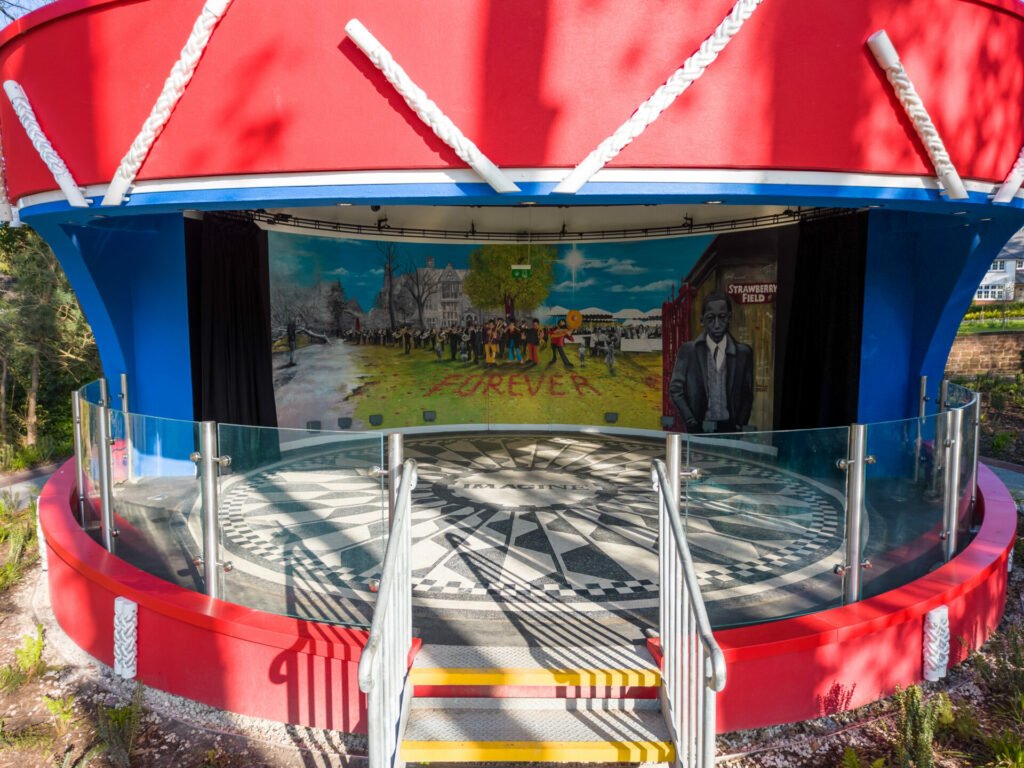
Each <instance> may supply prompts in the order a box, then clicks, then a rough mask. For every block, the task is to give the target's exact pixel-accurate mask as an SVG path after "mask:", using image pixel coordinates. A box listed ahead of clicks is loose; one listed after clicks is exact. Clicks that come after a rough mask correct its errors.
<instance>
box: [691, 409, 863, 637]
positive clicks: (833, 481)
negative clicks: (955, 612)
mask: <svg viewBox="0 0 1024 768" xmlns="http://www.w3.org/2000/svg"><path fill="white" fill-rule="evenodd" d="M848 439H849V428H848V427H836V428H828V429H811V430H794V431H783V432H741V433H735V434H728V435H724V434H723V435H694V434H690V435H685V436H684V440H685V442H686V448H685V450H684V455H686V456H688V462H687V463H688V464H689V466H691V467H697V468H700V469H701V470H703V471H704V473H705V476H704V478H703V479H702V480H699V481H697V482H690V483H686V484H684V487H683V494H682V495H683V505H682V509H683V514H684V515H685V518H686V519H685V521H684V525H685V528H686V530H687V536H688V540H689V545H690V550H691V553H692V555H693V560H694V564H695V568H696V571H697V577H698V580H699V581H700V583H701V589H702V592H703V594H704V601H705V603H706V605H707V608H708V616H709V618H710V620H711V623H712V625H713V626H716V627H728V626H736V625H741V624H750V623H757V622H763V621H772V620H776V619H783V618H788V617H792V616H800V615H804V614H808V613H814V612H816V611H821V610H824V609H827V608H832V607H835V606H838V605H841V604H842V597H843V578H842V576H841V575H838V574H836V573H835V570H834V569H835V567H836V566H837V565H840V564H842V563H843V562H844V561H845V554H844V551H845V543H844V542H845V537H846V498H845V483H846V474H845V472H844V471H842V470H841V469H839V468H838V467H837V465H836V461H837V460H839V459H841V458H844V457H845V456H846V453H847V443H848Z"/></svg>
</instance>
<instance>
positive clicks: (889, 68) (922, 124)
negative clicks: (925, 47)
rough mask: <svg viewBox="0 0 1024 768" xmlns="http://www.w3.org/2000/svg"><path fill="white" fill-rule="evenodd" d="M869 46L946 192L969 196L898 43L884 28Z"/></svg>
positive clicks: (957, 196) (960, 197)
mask: <svg viewBox="0 0 1024 768" xmlns="http://www.w3.org/2000/svg"><path fill="white" fill-rule="evenodd" d="M868 48H870V49H871V53H872V54H874V56H875V61H877V62H878V66H880V67H881V68H882V70H883V71H884V72H885V76H886V77H887V78H888V79H889V83H890V84H891V85H892V87H893V90H894V91H895V92H896V97H897V98H898V99H899V100H900V104H902V105H903V109H904V110H905V111H906V113H907V116H908V117H909V118H910V121H911V122H912V123H913V124H914V130H915V131H917V135H918V137H919V138H920V139H921V143H922V144H924V148H925V150H927V152H928V157H930V158H931V161H932V165H933V166H934V167H935V173H936V174H937V175H938V177H939V183H940V184H941V185H942V188H943V190H945V192H946V195H947V196H948V197H949V198H950V199H951V200H966V199H967V190H966V189H964V183H963V181H961V180H960V174H959V173H957V172H956V167H955V166H954V165H953V161H952V160H950V159H949V152H947V151H946V146H945V145H944V144H943V143H942V138H941V137H940V136H939V132H938V130H936V128H935V124H934V123H933V122H932V119H931V117H929V115H928V110H927V109H925V106H924V102H922V101H921V97H920V96H918V94H917V91H916V90H914V85H913V83H911V82H910V78H909V77H908V76H907V71H906V70H905V69H904V68H903V63H902V62H901V61H900V57H899V54H898V53H896V47H895V46H894V45H893V44H892V41H891V40H890V39H889V35H887V34H886V33H885V30H884V29H881V30H879V31H878V32H875V34H873V35H872V36H871V37H869V38H868Z"/></svg>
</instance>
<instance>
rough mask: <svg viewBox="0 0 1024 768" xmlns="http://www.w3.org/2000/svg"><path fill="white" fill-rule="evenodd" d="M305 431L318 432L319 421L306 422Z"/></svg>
mask: <svg viewBox="0 0 1024 768" xmlns="http://www.w3.org/2000/svg"><path fill="white" fill-rule="evenodd" d="M306 431H307V432H319V431H320V421H319V420H316V421H307V422H306Z"/></svg>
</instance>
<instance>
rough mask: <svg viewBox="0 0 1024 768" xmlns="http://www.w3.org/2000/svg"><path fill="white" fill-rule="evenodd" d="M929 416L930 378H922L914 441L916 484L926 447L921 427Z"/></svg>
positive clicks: (918, 396)
mask: <svg viewBox="0 0 1024 768" xmlns="http://www.w3.org/2000/svg"><path fill="white" fill-rule="evenodd" d="M927 415H928V377H927V376H922V377H921V388H920V390H919V391H918V395H917V437H916V438H915V439H914V482H915V483H916V482H918V481H919V480H920V479H921V449H922V448H923V447H924V442H923V438H922V435H921V427H922V426H923V424H924V420H925V418H926V417H927Z"/></svg>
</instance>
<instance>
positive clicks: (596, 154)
mask: <svg viewBox="0 0 1024 768" xmlns="http://www.w3.org/2000/svg"><path fill="white" fill-rule="evenodd" d="M762 2H763V0H737V2H736V5H734V6H733V8H732V11H730V13H729V15H728V16H726V17H725V19H724V20H723V21H722V23H721V24H719V25H718V26H717V27H716V28H715V31H714V32H712V33H711V37H709V38H707V39H706V40H705V41H704V42H703V43H701V44H700V48H698V49H697V52H696V53H694V54H693V55H692V56H690V58H688V59H687V60H686V61H684V62H683V66H681V67H680V68H679V69H677V70H676V71H675V72H673V73H672V74H671V75H670V76H669V78H668V80H666V81H665V83H664V84H663V85H661V86H659V87H658V89H657V90H656V91H655V92H654V93H653V94H652V95H651V97H650V98H649V99H647V101H645V102H644V103H643V104H641V105H640V106H639V107H637V109H636V112H634V113H633V114H632V115H631V116H630V118H629V119H628V120H626V122H624V123H623V124H622V125H620V126H619V127H618V128H616V129H615V132H614V133H613V134H612V135H611V136H609V137H608V138H607V139H605V140H604V141H602V142H601V143H600V144H598V145H597V148H596V149H595V150H594V151H593V152H591V153H590V154H589V155H587V157H586V158H585V159H584V160H583V162H582V163H580V164H579V165H577V166H576V167H575V168H574V169H573V170H572V171H570V173H569V175H568V176H566V177H565V178H564V179H562V181H561V183H560V184H559V185H558V186H557V187H555V190H554V191H555V192H560V193H562V194H569V195H571V194H575V193H576V192H579V190H580V188H581V187H582V186H583V185H584V184H586V183H587V182H588V181H590V179H591V178H592V177H593V175H594V174H595V173H597V172H598V171H599V170H601V169H602V168H604V167H605V166H606V165H607V164H608V163H609V162H611V161H612V160H613V159H614V158H615V156H616V155H618V154H619V152H621V151H622V150H623V149H625V148H626V146H627V145H629V143H630V142H632V141H633V139H635V138H636V137H637V136H639V135H640V134H641V133H643V132H644V131H645V130H646V129H647V126H649V125H650V124H651V123H653V122H654V121H655V120H657V119H658V116H659V115H661V113H662V112H664V111H665V110H666V109H668V108H669V107H670V106H672V102H674V101H675V100H676V98H677V97H678V96H680V95H682V93H683V92H684V91H685V90H686V89H687V88H689V87H690V86H691V85H693V84H694V82H696V81H697V79H698V78H700V76H701V75H703V74H704V72H705V71H706V70H707V68H708V67H709V66H711V64H712V63H713V62H714V60H715V59H717V58H718V54H720V53H721V52H722V49H724V48H725V46H726V45H728V44H729V41H730V40H732V39H733V38H734V37H735V36H736V33H738V32H739V31H740V28H741V27H742V26H743V23H744V22H745V21H746V20H747V19H749V18H750V17H751V15H752V14H753V13H754V11H756V10H757V7H758V6H759V5H760V4H761V3H762Z"/></svg>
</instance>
